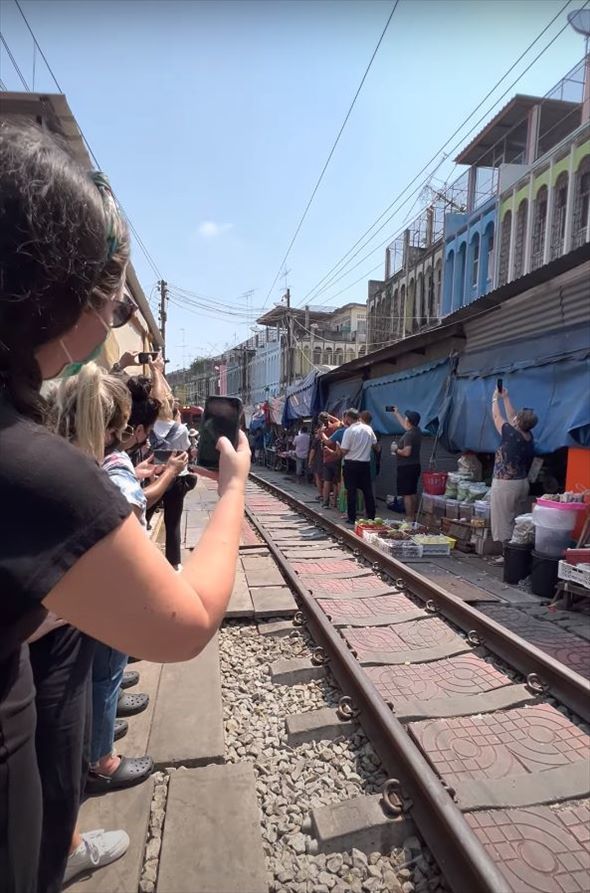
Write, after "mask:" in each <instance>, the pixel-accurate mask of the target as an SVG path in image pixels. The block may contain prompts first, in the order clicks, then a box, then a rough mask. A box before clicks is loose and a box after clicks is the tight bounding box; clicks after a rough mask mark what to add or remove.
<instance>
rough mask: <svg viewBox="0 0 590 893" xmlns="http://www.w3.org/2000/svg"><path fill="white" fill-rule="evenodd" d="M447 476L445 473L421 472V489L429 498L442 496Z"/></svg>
mask: <svg viewBox="0 0 590 893" xmlns="http://www.w3.org/2000/svg"><path fill="white" fill-rule="evenodd" d="M447 478H448V474H447V472H446V471H424V472H422V489H423V491H424V492H425V493H428V494H429V495H430V496H442V495H443V493H444V492H445V488H446V486H447Z"/></svg>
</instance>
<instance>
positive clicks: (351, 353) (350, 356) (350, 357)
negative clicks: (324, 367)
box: [346, 347, 354, 363]
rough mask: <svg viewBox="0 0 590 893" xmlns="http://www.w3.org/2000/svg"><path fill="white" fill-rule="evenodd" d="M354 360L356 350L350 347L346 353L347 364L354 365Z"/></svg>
mask: <svg viewBox="0 0 590 893" xmlns="http://www.w3.org/2000/svg"><path fill="white" fill-rule="evenodd" d="M353 360H354V350H353V349H352V347H349V348H348V350H347V351H346V362H347V363H352V361H353Z"/></svg>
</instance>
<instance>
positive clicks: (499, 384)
mask: <svg viewBox="0 0 590 893" xmlns="http://www.w3.org/2000/svg"><path fill="white" fill-rule="evenodd" d="M496 388H497V391H498V393H499V394H501V393H502V391H503V390H504V382H503V381H502V379H501V378H499V379H498V380H497V382H496Z"/></svg>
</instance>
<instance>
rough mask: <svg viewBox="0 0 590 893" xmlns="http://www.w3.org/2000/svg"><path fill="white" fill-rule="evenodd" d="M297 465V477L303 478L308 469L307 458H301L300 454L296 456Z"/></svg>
mask: <svg viewBox="0 0 590 893" xmlns="http://www.w3.org/2000/svg"><path fill="white" fill-rule="evenodd" d="M295 466H296V470H297V477H298V478H302V477H303V476H304V475H305V472H306V471H307V459H300V458H299V456H296V457H295Z"/></svg>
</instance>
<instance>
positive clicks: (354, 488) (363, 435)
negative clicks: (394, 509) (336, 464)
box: [340, 409, 377, 526]
mask: <svg viewBox="0 0 590 893" xmlns="http://www.w3.org/2000/svg"><path fill="white" fill-rule="evenodd" d="M345 415H346V416H347V418H348V420H349V421H350V425H349V426H348V428H347V429H346V431H345V432H344V436H343V438H342V444H341V447H340V449H341V452H342V454H343V456H344V463H343V475H344V484H345V486H346V494H347V513H348V520H347V522H346V523H347V524H349V525H351V526H354V524H355V522H356V495H357V492H358V490H361V492H362V494H363V497H364V499H365V512H366V516H367V518H374V517H375V497H374V496H373V488H372V486H371V452H372V450H373V447H374V445H375V444H376V443H377V438H376V436H375V432H374V431H373V429H372V428H371V427H370V426H369V425H365V423H364V422H361V421H360V418H359V413H358V411H357V410H356V409H348V410H347V411H346V413H345Z"/></svg>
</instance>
